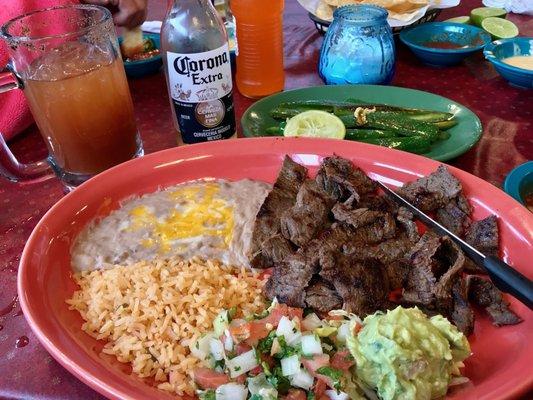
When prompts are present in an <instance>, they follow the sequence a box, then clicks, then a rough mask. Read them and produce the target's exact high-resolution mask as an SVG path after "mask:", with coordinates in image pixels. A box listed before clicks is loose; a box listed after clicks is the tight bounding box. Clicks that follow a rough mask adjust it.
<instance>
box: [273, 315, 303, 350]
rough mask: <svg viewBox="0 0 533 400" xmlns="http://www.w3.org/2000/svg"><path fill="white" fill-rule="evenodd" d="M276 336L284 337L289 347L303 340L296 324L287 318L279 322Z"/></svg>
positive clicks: (282, 318)
mask: <svg viewBox="0 0 533 400" xmlns="http://www.w3.org/2000/svg"><path fill="white" fill-rule="evenodd" d="M276 336H284V337H285V341H286V342H287V344H288V345H294V344H297V343H298V342H299V340H300V339H301V333H300V332H299V331H298V329H296V326H295V325H294V323H293V322H292V321H291V320H290V319H289V318H287V317H285V316H283V317H281V319H280V320H279V324H278V328H277V329H276Z"/></svg>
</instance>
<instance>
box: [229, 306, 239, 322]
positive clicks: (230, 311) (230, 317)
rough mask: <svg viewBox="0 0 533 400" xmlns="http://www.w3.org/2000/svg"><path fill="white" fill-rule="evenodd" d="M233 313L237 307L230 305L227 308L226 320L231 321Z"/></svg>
mask: <svg viewBox="0 0 533 400" xmlns="http://www.w3.org/2000/svg"><path fill="white" fill-rule="evenodd" d="M235 314H237V307H231V308H230V309H229V310H228V322H231V320H232V319H233V317H235Z"/></svg>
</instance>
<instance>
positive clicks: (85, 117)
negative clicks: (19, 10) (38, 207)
mask: <svg viewBox="0 0 533 400" xmlns="http://www.w3.org/2000/svg"><path fill="white" fill-rule="evenodd" d="M0 37H1V38H2V39H4V40H5V41H6V42H7V45H8V47H9V55H10V58H11V60H10V62H9V64H8V66H7V67H6V68H5V69H4V70H3V71H2V72H0V93H2V92H5V91H8V90H13V89H22V90H23V91H24V94H25V96H26V99H27V101H28V104H29V106H30V110H31V112H32V114H33V117H34V119H35V122H36V123H37V127H38V128H39V130H40V132H41V135H42V137H43V138H44V140H45V142H46V145H47V147H48V153H49V155H48V158H47V159H46V160H42V161H38V162H35V163H31V164H21V163H19V162H18V161H17V160H16V158H15V157H14V156H13V154H12V153H11V152H10V150H9V148H8V147H7V145H6V143H5V141H4V140H3V138H2V136H1V135H0V173H1V174H2V175H4V176H5V177H7V178H8V179H10V180H12V181H15V182H18V181H32V180H38V179H42V178H43V177H44V176H49V175H50V174H51V173H52V172H54V173H55V174H56V175H57V176H58V177H59V179H60V180H61V181H62V183H63V184H64V185H65V187H66V189H67V190H72V189H73V188H75V187H76V186H78V185H79V184H81V183H83V182H84V181H86V180H87V179H89V178H90V177H92V176H94V175H96V174H98V173H99V172H102V171H104V170H105V169H107V168H110V167H112V166H114V165H117V164H119V163H121V162H124V161H127V160H129V159H131V158H134V157H137V156H140V155H142V154H143V148H142V142H141V140H140V136H139V132H138V130H137V124H136V122H135V116H134V112H133V103H132V100H131V95H130V92H129V88H128V82H127V80H126V75H125V72H124V66H123V64H122V58H121V55H120V50H119V45H118V41H117V37H116V35H115V29H114V26H113V20H112V18H111V13H110V12H109V10H107V9H105V8H103V7H99V6H92V5H69V6H60V7H52V8H47V9H43V10H38V11H34V12H30V13H27V14H24V15H21V16H19V17H16V18H14V19H12V20H10V21H8V22H7V23H5V24H4V25H3V26H2V27H1V28H0Z"/></svg>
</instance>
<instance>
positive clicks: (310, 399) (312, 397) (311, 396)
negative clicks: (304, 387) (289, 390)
mask: <svg viewBox="0 0 533 400" xmlns="http://www.w3.org/2000/svg"><path fill="white" fill-rule="evenodd" d="M315 399H316V396H315V394H314V393H313V392H307V400H315Z"/></svg>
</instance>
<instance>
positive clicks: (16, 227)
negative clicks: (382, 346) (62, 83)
mask: <svg viewBox="0 0 533 400" xmlns="http://www.w3.org/2000/svg"><path fill="white" fill-rule="evenodd" d="M149 3H150V10H149V19H162V18H163V17H164V13H165V7H166V1H165V0H150V1H149ZM480 3H481V1H480V0H463V2H462V4H461V5H460V6H459V7H456V8H454V9H449V10H444V11H443V12H442V14H441V15H440V18H439V19H446V18H450V17H452V16H458V15H467V14H468V12H469V10H470V9H472V8H474V7H478V6H479V5H480ZM285 10H286V11H285V20H284V24H285V29H284V32H285V68H286V88H287V89H291V88H299V87H306V86H313V85H321V84H322V82H321V80H320V78H319V77H318V75H317V71H316V64H317V59H318V52H319V49H320V44H321V42H322V38H321V36H320V35H319V34H318V33H317V32H316V30H315V28H314V26H313V24H312V22H311V21H310V20H309V19H308V18H307V15H306V13H305V11H304V10H303V9H301V8H300V7H299V5H298V4H297V2H296V0H287V1H286V7H285ZM509 18H510V19H512V20H513V21H514V22H515V23H517V24H518V26H519V28H520V31H521V34H522V35H524V36H533V18H531V17H525V16H518V15H513V16H510V17H509ZM265 45H267V44H265ZM398 47H399V49H398V51H399V54H398V64H397V72H396V76H395V78H394V81H393V84H394V85H397V86H404V87H410V88H415V89H420V90H426V91H430V92H433V93H437V94H439V95H443V96H446V97H449V98H451V99H453V100H455V101H457V102H459V103H462V104H464V105H465V106H467V107H469V108H470V109H472V110H473V111H474V112H475V113H476V114H477V115H478V116H479V118H480V119H481V121H482V123H483V137H482V139H481V141H480V142H479V143H478V144H477V145H476V146H475V147H474V148H473V149H471V150H470V151H469V152H467V153H466V154H464V155H463V156H461V157H459V158H457V159H456V160H453V161H452V162H451V164H453V165H455V166H457V167H459V168H462V169H464V170H466V171H469V172H471V173H473V174H474V175H477V176H479V177H481V178H483V179H485V180H487V181H489V182H491V183H493V184H495V185H497V186H500V185H501V184H502V182H503V179H504V178H505V175H506V174H507V173H508V172H509V171H510V170H511V169H512V168H514V167H515V166H517V165H518V164H521V163H523V162H524V161H526V160H531V159H533V114H532V113H533V91H531V90H530V91H526V90H520V89H516V88H513V87H511V86H509V85H508V84H507V83H506V82H505V81H503V79H501V78H500V77H499V76H498V75H497V74H496V72H495V71H494V69H492V67H490V65H488V63H487V62H484V61H483V60H482V58H481V57H479V58H476V59H472V60H468V61H467V62H465V63H464V64H463V65H459V66H456V67H451V68H446V69H434V68H429V67H425V66H423V65H421V64H420V63H419V62H418V61H417V60H416V59H414V58H413V57H412V56H411V55H410V54H409V52H408V51H407V50H406V49H405V48H403V47H402V46H398ZM130 88H131V92H132V95H133V101H134V104H135V110H136V115H137V118H138V123H139V129H140V132H141V135H142V138H143V141H144V148H145V151H146V152H147V153H151V152H154V151H158V150H162V149H165V148H169V147H173V146H175V145H176V133H175V131H174V128H173V125H172V120H171V114H170V109H169V105H168V100H167V91H166V86H165V82H164V77H163V75H162V74H157V75H154V76H151V77H147V78H144V79H140V80H132V81H130ZM384 100H386V99H384ZM251 103H252V101H251V100H249V99H246V98H244V97H243V96H241V95H240V94H239V93H235V108H236V113H237V117H238V118H239V117H240V116H241V115H242V113H243V112H244V110H245V109H246V108H247V107H248V106H249V105H250V104H251ZM221 145H224V144H223V143H221ZM10 146H11V148H12V149H13V150H14V152H15V153H16V154H17V155H18V156H19V158H20V159H21V161H30V160H37V159H39V158H42V157H43V156H44V155H45V153H46V151H45V148H44V145H43V143H42V141H41V139H40V137H39V135H38V134H37V131H36V129H35V128H30V129H29V130H28V132H26V133H25V134H23V135H21V136H20V137H18V138H16V139H15V140H13V141H12V143H10ZM62 196H63V192H62V187H61V185H60V184H59V183H58V182H57V181H56V180H48V181H45V182H41V183H37V184H31V185H17V184H13V183H9V182H7V181H5V180H2V179H0V314H3V315H1V316H0V398H6V399H70V400H75V399H85V400H89V399H101V398H102V397H101V396H100V395H99V394H97V393H96V392H94V391H93V390H91V389H90V388H89V387H87V386H85V385H84V384H82V383H81V382H79V381H78V380H77V379H76V378H74V377H73V376H72V375H70V374H69V373H68V372H67V371H66V370H64V369H63V368H62V367H61V366H60V365H59V364H58V363H56V362H55V361H54V360H53V359H52V358H51V357H50V356H49V355H48V353H47V352H46V351H45V350H44V348H43V347H42V346H41V345H40V344H39V343H38V341H37V339H36V338H35V336H34V335H33V334H32V332H31V330H30V328H29V326H28V324H27V323H26V321H25V320H24V317H23V316H22V313H21V311H20V306H19V305H18V303H17V302H16V301H14V300H15V299H16V272H17V267H18V262H19V259H20V254H21V252H22V248H23V246H24V243H25V241H26V240H27V238H28V236H29V235H30V232H31V230H32V229H33V227H34V226H35V224H36V223H37V221H38V220H39V219H40V218H41V216H42V215H43V214H44V213H45V212H46V211H47V210H48V209H49V208H50V207H51V206H52V205H53V204H54V203H55V202H56V201H57V200H59V199H60V198H61V197H62ZM22 336H25V337H27V338H28V339H29V343H28V344H27V345H26V346H24V347H17V346H16V342H17V339H18V338H20V337H22Z"/></svg>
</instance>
